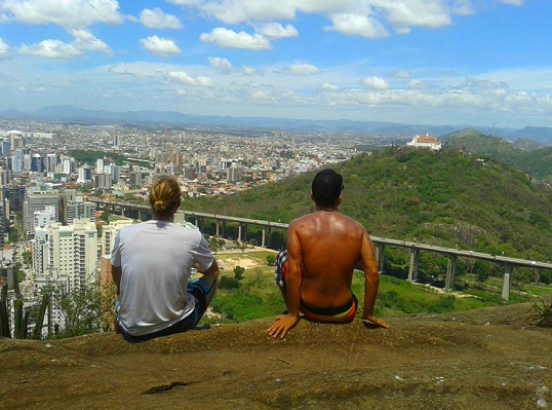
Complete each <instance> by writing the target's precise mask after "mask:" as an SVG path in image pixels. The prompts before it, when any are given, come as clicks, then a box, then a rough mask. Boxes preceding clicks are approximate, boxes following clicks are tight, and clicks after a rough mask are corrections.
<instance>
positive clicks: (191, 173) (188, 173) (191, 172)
mask: <svg viewBox="0 0 552 410" xmlns="http://www.w3.org/2000/svg"><path fill="white" fill-rule="evenodd" d="M184 178H186V179H187V180H189V181H193V180H195V179H196V178H197V172H196V169H195V168H194V167H186V168H185V169H184Z"/></svg>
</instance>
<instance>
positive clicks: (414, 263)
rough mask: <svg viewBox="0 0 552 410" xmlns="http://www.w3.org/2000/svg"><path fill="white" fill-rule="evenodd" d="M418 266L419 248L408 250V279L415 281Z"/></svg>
mask: <svg viewBox="0 0 552 410" xmlns="http://www.w3.org/2000/svg"><path fill="white" fill-rule="evenodd" d="M419 268H420V251H419V249H411V250H410V265H409V267H408V281H409V282H415V281H416V280H417V279H418V272H419Z"/></svg>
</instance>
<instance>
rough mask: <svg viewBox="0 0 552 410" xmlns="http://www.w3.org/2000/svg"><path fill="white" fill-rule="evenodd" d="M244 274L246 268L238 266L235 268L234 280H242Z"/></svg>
mask: <svg viewBox="0 0 552 410" xmlns="http://www.w3.org/2000/svg"><path fill="white" fill-rule="evenodd" d="M244 272H245V268H242V267H241V266H236V267H235V268H234V279H236V280H242V279H243V274H244Z"/></svg>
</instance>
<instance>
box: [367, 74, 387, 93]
mask: <svg viewBox="0 0 552 410" xmlns="http://www.w3.org/2000/svg"><path fill="white" fill-rule="evenodd" d="M361 83H362V84H364V85H366V86H368V87H370V88H371V89H372V90H389V88H390V87H389V83H388V82H387V81H385V80H384V79H383V78H380V77H368V78H365V79H363V80H362V81H361Z"/></svg>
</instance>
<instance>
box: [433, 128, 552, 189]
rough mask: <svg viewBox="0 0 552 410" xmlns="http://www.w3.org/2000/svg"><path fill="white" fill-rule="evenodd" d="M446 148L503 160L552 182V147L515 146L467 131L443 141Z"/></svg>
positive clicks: (530, 143)
mask: <svg viewBox="0 0 552 410" xmlns="http://www.w3.org/2000/svg"><path fill="white" fill-rule="evenodd" d="M442 142H443V148H445V149H447V150H455V151H457V150H463V151H465V152H466V153H471V154H477V155H483V156H488V157H491V158H496V159H499V160H501V161H503V162H505V163H506V164H508V165H510V166H512V167H515V168H519V169H521V170H524V171H525V172H527V173H528V174H530V175H531V176H533V177H535V178H539V179H541V180H543V181H545V182H548V183H550V182H552V147H544V148H539V145H538V144H537V143H535V142H533V141H527V140H519V141H517V142H516V144H511V143H509V142H508V141H506V140H503V139H502V138H497V137H493V136H490V135H484V134H481V133H480V132H479V131H476V130H474V129H470V128H468V129H465V130H462V131H458V132H455V133H452V134H449V135H447V136H445V137H443V138H442Z"/></svg>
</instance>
